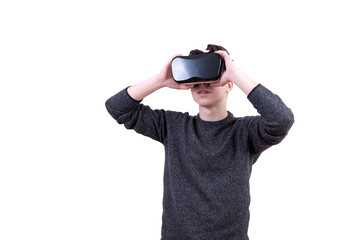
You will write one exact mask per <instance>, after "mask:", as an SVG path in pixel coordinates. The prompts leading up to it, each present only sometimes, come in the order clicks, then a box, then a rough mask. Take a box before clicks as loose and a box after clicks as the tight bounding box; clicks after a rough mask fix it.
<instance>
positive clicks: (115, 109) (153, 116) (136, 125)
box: [105, 88, 166, 142]
mask: <svg viewBox="0 0 360 240" xmlns="http://www.w3.org/2000/svg"><path fill="white" fill-rule="evenodd" d="M105 106H106V109H107V111H108V112H109V113H110V115H111V116H112V117H113V118H114V119H115V120H116V121H117V122H118V123H119V124H124V126H125V127H126V128H127V129H134V130H135V131H136V132H137V133H140V134H142V135H145V136H147V137H150V138H152V139H154V140H156V141H159V142H164V140H165V138H166V116H165V115H166V114H165V111H164V110H152V109H151V108H150V107H148V106H145V105H143V104H141V101H136V100H134V99H133V98H132V97H131V96H130V95H129V94H128V92H127V88H126V89H124V90H122V91H120V92H119V93H117V94H115V95H114V96H112V97H111V98H109V99H108V100H107V101H106V103H105Z"/></svg>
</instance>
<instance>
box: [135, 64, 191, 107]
mask: <svg viewBox="0 0 360 240" xmlns="http://www.w3.org/2000/svg"><path fill="white" fill-rule="evenodd" d="M163 87H169V88H174V89H184V90H187V89H189V88H190V86H186V85H184V84H178V83H176V82H175V81H174V79H173V77H172V74H171V60H170V61H169V62H168V63H167V64H166V65H165V67H164V68H163V69H162V70H161V71H160V73H158V74H157V75H154V76H153V77H151V78H149V79H148V80H146V81H144V82H141V83H138V84H135V85H133V86H131V87H129V88H128V93H129V95H130V96H131V97H132V98H133V99H134V100H137V101H141V100H142V99H144V98H145V97H146V96H148V95H150V94H151V93H153V92H155V91H157V90H159V89H160V88H163Z"/></svg>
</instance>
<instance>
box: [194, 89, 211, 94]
mask: <svg viewBox="0 0 360 240" xmlns="http://www.w3.org/2000/svg"><path fill="white" fill-rule="evenodd" d="M197 93H198V94H208V93H210V91H209V90H206V89H200V90H198V91H197Z"/></svg>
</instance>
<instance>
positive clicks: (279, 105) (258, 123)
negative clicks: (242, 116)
mask: <svg viewBox="0 0 360 240" xmlns="http://www.w3.org/2000/svg"><path fill="white" fill-rule="evenodd" d="M248 100H249V101H250V102H251V103H252V104H253V106H254V107H255V108H256V110H257V112H258V113H259V114H260V116H259V117H255V118H252V121H251V122H250V126H249V142H250V147H251V149H250V150H251V151H252V153H254V154H259V153H261V152H263V151H264V150H266V149H267V148H269V147H270V146H272V145H275V144H278V143H280V142H281V141H282V140H283V139H284V138H285V137H286V135H287V133H288V132H289V130H290V128H291V126H292V125H293V123H294V115H293V113H292V111H291V109H290V108H288V107H287V106H286V105H285V104H284V102H283V101H282V100H281V98H280V97H279V96H277V95H275V94H274V93H272V92H271V91H270V90H268V89H267V88H265V87H264V86H262V85H261V84H259V85H258V86H257V87H255V89H253V90H252V92H251V93H250V94H249V95H248Z"/></svg>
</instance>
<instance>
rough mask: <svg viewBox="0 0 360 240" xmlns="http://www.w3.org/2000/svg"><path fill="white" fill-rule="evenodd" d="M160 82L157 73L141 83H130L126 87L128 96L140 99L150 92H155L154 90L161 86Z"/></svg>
mask: <svg viewBox="0 0 360 240" xmlns="http://www.w3.org/2000/svg"><path fill="white" fill-rule="evenodd" d="M162 87H163V86H162V85H161V82H160V81H158V79H157V75H154V76H153V77H151V78H149V79H148V80H145V81H143V82H141V83H138V84H135V85H132V86H131V87H129V88H128V90H127V91H128V93H129V95H130V97H132V98H133V99H134V100H137V101H141V100H143V99H144V98H145V97H146V96H148V95H150V94H151V93H153V92H155V91H156V90H158V89H160V88H162Z"/></svg>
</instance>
